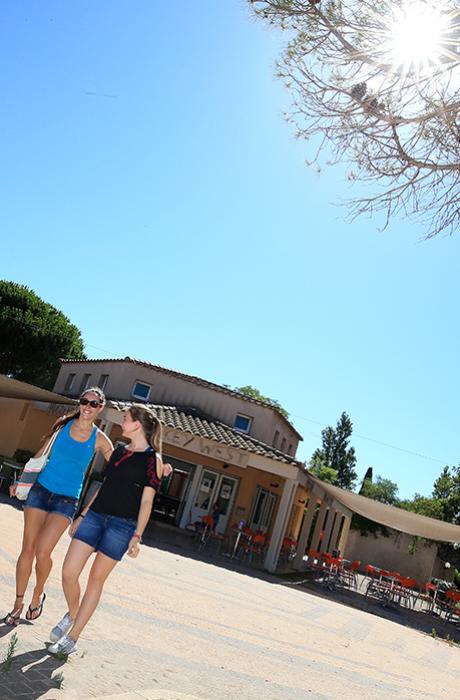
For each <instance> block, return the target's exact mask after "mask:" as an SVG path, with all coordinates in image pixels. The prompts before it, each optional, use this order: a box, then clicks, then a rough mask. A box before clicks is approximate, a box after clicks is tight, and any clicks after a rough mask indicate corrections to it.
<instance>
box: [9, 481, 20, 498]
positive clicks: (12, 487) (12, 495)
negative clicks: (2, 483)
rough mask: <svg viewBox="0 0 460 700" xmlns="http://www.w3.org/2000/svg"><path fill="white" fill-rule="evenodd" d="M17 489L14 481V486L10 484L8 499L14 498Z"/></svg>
mask: <svg viewBox="0 0 460 700" xmlns="http://www.w3.org/2000/svg"><path fill="white" fill-rule="evenodd" d="M17 487H18V484H17V482H16V481H15V482H14V484H11V486H10V489H9V491H10V498H14V497H15V496H16V489H17Z"/></svg>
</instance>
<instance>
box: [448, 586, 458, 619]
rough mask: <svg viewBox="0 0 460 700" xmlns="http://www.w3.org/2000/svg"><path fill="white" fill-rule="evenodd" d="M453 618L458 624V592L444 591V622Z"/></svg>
mask: <svg viewBox="0 0 460 700" xmlns="http://www.w3.org/2000/svg"><path fill="white" fill-rule="evenodd" d="M453 618H457V624H460V591H446V620H447V621H448V622H450V621H451V620H452V619H453Z"/></svg>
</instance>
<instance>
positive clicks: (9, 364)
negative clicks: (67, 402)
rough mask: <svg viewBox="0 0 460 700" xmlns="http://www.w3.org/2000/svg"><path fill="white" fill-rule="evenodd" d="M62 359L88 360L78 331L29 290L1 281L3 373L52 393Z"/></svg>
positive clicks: (0, 360)
mask: <svg viewBox="0 0 460 700" xmlns="http://www.w3.org/2000/svg"><path fill="white" fill-rule="evenodd" d="M61 357H68V358H72V359H84V358H85V354H84V352H83V341H82V338H81V335H80V331H79V330H78V328H77V327H76V326H74V325H73V324H72V323H70V321H69V319H68V318H67V317H66V316H64V314H63V313H62V312H61V311H59V310H58V309H56V308H54V306H51V304H47V303H46V302H45V301H43V300H42V299H40V297H39V296H37V295H36V294H35V293H34V292H33V291H32V290H31V289H29V288H28V287H25V286H23V285H21V284H16V283H15V282H8V281H6V280H0V372H1V373H3V374H7V375H8V376H10V377H13V378H15V379H20V380H22V381H24V382H30V383H31V384H36V385H38V386H41V387H43V388H45V389H51V388H52V387H53V384H54V382H55V379H56V377H57V374H58V372H59V359H60V358H61Z"/></svg>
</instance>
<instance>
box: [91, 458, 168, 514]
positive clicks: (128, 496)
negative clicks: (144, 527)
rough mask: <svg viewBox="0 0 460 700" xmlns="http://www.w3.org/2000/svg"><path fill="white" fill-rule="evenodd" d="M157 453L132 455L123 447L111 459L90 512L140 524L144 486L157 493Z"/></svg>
mask: <svg viewBox="0 0 460 700" xmlns="http://www.w3.org/2000/svg"><path fill="white" fill-rule="evenodd" d="M160 483H161V479H159V478H158V474H157V470H156V452H155V451H154V450H152V449H148V450H146V451H145V452H130V451H129V450H128V449H127V448H125V447H124V446H122V445H120V446H119V447H117V448H116V449H115V450H114V451H113V453H112V456H111V457H110V460H109V462H108V464H107V468H106V471H105V478H104V481H103V483H102V486H101V488H100V489H99V493H98V494H97V496H96V498H95V499H94V501H93V503H92V505H91V508H90V510H94V511H95V512H96V513H101V514H104V515H115V516H117V517H119V518H130V519H131V520H137V516H138V514H139V508H140V506H141V498H142V492H143V490H144V487H145V486H150V487H151V488H153V489H155V491H158V488H159V486H160Z"/></svg>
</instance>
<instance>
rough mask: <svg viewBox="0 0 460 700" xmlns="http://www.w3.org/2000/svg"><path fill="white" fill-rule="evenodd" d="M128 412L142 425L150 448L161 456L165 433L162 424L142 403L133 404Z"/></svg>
mask: <svg viewBox="0 0 460 700" xmlns="http://www.w3.org/2000/svg"><path fill="white" fill-rule="evenodd" d="M128 411H129V412H130V414H131V417H132V419H133V420H138V421H139V423H140V424H141V426H142V430H143V431H144V435H145V438H146V440H147V442H148V443H149V445H150V447H153V449H154V450H155V451H156V452H159V453H160V454H161V447H162V440H163V436H162V432H163V431H162V428H161V423H160V421H159V420H158V418H157V417H156V415H155V414H154V413H153V411H151V410H150V408H147V407H146V406H144V405H143V404H141V403H133V404H132V406H130V407H129V408H128Z"/></svg>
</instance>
